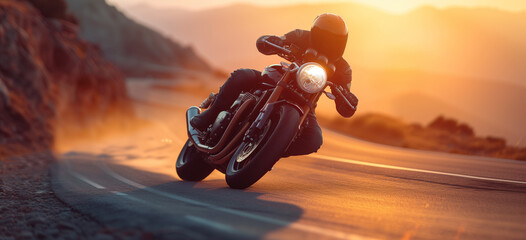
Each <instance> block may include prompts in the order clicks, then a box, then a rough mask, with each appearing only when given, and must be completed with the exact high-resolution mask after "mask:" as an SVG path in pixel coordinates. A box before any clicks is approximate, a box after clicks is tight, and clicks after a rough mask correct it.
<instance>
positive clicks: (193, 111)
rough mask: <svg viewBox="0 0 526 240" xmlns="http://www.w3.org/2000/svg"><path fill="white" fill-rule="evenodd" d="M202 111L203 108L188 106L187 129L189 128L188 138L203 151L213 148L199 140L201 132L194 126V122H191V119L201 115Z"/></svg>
mask: <svg viewBox="0 0 526 240" xmlns="http://www.w3.org/2000/svg"><path fill="white" fill-rule="evenodd" d="M200 113H201V109H199V108H198V107H195V106H194V107H190V108H188V110H186V129H188V138H189V139H190V141H192V143H193V144H194V145H195V146H196V147H197V148H198V149H201V150H203V151H206V152H208V151H211V150H212V148H210V147H208V146H206V145H204V144H202V143H201V142H200V141H199V138H198V136H199V132H198V131H197V130H196V129H195V128H194V127H193V126H192V124H190V120H191V119H192V118H193V117H195V116H197V115H199V114H200Z"/></svg>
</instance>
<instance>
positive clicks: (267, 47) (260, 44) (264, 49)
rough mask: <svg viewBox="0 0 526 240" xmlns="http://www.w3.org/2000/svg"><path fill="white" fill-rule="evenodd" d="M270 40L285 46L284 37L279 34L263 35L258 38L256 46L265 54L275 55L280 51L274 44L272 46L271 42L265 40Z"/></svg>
mask: <svg viewBox="0 0 526 240" xmlns="http://www.w3.org/2000/svg"><path fill="white" fill-rule="evenodd" d="M264 40H266V41H269V42H271V43H274V44H276V45H278V46H283V45H284V43H283V39H281V38H280V37H278V36H273V35H264V36H261V37H259V38H258V40H257V42H256V47H257V48H258V51H259V52H261V53H263V54H265V55H273V54H277V53H278V52H277V51H276V49H275V48H274V47H272V46H270V45H269V44H267V43H265V41H264Z"/></svg>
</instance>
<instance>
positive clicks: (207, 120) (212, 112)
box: [190, 69, 261, 131]
mask: <svg viewBox="0 0 526 240" xmlns="http://www.w3.org/2000/svg"><path fill="white" fill-rule="evenodd" d="M260 76H261V73H260V72H259V71H256V70H252V69H238V70H236V71H234V72H233V73H231V74H230V77H229V78H228V79H227V80H226V82H225V84H223V86H222V87H221V89H219V93H218V94H217V95H216V99H215V100H214V103H212V106H210V108H208V109H207V110H206V111H204V112H203V113H201V114H199V115H197V116H195V117H194V118H192V120H190V124H192V126H193V127H194V128H197V129H199V130H201V131H203V130H206V128H207V127H208V126H209V125H210V124H212V121H214V119H215V118H216V117H217V114H219V112H221V111H223V110H226V109H227V108H228V107H230V106H231V105H232V103H234V101H235V100H236V99H237V97H238V95H239V94H240V93H241V92H242V91H249V90H250V89H252V88H254V87H255V86H257V85H258V83H259V78H260Z"/></svg>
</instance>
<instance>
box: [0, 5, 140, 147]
mask: <svg viewBox="0 0 526 240" xmlns="http://www.w3.org/2000/svg"><path fill="white" fill-rule="evenodd" d="M40 10H41V11H45V9H44V8H42V9H40ZM41 11H39V10H38V9H36V8H35V7H34V6H33V5H32V4H30V3H29V2H28V1H21V0H1V1H0V112H1V114H0V157H2V156H5V155H10V154H15V153H18V152H20V151H23V150H31V151H35V150H38V149H49V148H51V147H52V145H53V142H54V141H53V139H54V136H55V133H56V132H57V131H61V130H64V129H82V128H85V127H87V126H93V125H97V124H100V123H102V122H104V121H105V119H108V118H107V117H108V116H121V115H126V116H129V115H130V114H131V105H130V103H129V101H128V97H127V94H126V91H125V85H124V79H123V75H122V74H121V73H120V72H119V71H118V69H117V68H115V67H114V66H113V65H112V64H111V63H110V62H108V61H107V60H105V59H104V58H103V57H102V56H101V54H100V51H99V50H98V48H97V47H96V46H95V45H92V44H91V43H88V42H86V41H84V40H82V39H81V38H80V37H79V36H78V34H77V31H78V27H77V26H76V25H74V24H72V23H70V22H68V21H65V20H63V19H57V18H52V17H49V18H46V17H44V16H43V14H42V12H41Z"/></svg>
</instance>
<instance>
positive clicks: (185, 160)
mask: <svg viewBox="0 0 526 240" xmlns="http://www.w3.org/2000/svg"><path fill="white" fill-rule="evenodd" d="M206 158H207V155H206V154H204V153H202V152H199V151H197V149H196V148H195V146H194V145H193V143H192V141H190V140H187V141H186V143H185V144H184V146H183V149H181V153H179V156H178V157H177V161H176V162H175V169H176V170H177V175H179V177H180V178H181V179H183V180H186V181H201V180H203V179H205V178H206V177H207V176H208V175H210V173H212V171H214V168H213V167H212V166H210V164H208V163H207V162H206Z"/></svg>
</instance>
